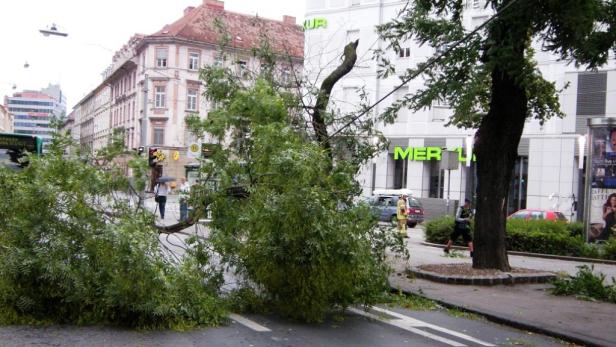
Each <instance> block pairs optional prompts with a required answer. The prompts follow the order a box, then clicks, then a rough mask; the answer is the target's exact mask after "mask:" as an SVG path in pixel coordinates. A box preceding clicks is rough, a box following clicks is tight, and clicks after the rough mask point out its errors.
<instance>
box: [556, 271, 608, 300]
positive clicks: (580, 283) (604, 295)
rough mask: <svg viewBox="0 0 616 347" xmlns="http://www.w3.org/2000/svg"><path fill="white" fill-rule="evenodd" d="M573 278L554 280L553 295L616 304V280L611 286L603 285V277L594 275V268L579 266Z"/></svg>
mask: <svg viewBox="0 0 616 347" xmlns="http://www.w3.org/2000/svg"><path fill="white" fill-rule="evenodd" d="M578 269H579V270H578V273H577V274H576V275H575V276H568V277H564V278H557V279H555V280H554V281H553V282H552V284H553V285H554V288H552V290H551V292H552V294H554V295H573V296H575V297H577V298H580V299H583V300H591V301H594V300H599V301H606V302H610V303H616V280H615V279H614V278H612V284H604V281H605V275H604V274H603V273H598V274H595V273H594V272H593V271H594V267H592V266H591V267H589V266H587V265H583V266H579V267H578Z"/></svg>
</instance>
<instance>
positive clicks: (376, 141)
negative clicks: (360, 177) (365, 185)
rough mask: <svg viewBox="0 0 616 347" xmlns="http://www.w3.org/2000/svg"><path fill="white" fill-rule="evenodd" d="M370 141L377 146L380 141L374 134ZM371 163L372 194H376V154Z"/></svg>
mask: <svg viewBox="0 0 616 347" xmlns="http://www.w3.org/2000/svg"><path fill="white" fill-rule="evenodd" d="M370 142H371V144H372V146H376V145H377V144H378V143H379V138H378V136H373V137H372V138H371V139H370ZM370 165H371V168H370V173H371V176H372V179H371V184H370V196H372V195H373V194H374V188H376V187H375V184H376V157H374V156H373V157H372V160H371V161H370Z"/></svg>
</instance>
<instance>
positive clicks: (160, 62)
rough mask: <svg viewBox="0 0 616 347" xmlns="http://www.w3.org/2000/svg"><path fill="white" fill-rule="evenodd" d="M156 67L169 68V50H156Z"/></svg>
mask: <svg viewBox="0 0 616 347" xmlns="http://www.w3.org/2000/svg"><path fill="white" fill-rule="evenodd" d="M156 67H167V49H166V48H157V49H156Z"/></svg>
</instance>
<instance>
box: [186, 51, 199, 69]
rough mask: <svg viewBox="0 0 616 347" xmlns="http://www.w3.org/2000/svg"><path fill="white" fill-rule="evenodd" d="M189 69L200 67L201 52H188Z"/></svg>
mask: <svg viewBox="0 0 616 347" xmlns="http://www.w3.org/2000/svg"><path fill="white" fill-rule="evenodd" d="M188 69H189V70H198V69H199V53H194V52H191V53H189V54H188Z"/></svg>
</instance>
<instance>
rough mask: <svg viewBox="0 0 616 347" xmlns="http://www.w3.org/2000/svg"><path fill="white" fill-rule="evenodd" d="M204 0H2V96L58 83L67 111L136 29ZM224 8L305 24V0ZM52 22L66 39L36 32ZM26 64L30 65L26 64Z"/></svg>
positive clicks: (228, 2) (231, 1) (237, 0)
mask: <svg viewBox="0 0 616 347" xmlns="http://www.w3.org/2000/svg"><path fill="white" fill-rule="evenodd" d="M201 3H202V0H99V1H92V0H20V1H6V0H2V3H1V4H0V39H1V41H0V42H1V43H2V53H0V97H1V98H2V100H1V101H0V102H4V99H3V98H4V95H11V94H12V93H13V92H14V90H12V85H13V84H14V85H16V86H17V89H16V90H15V91H21V90H23V89H35V90H38V89H41V88H43V87H46V86H47V85H48V84H49V83H59V84H60V85H61V87H62V90H63V92H64V94H65V95H66V97H67V99H68V105H67V106H68V110H67V111H68V112H70V111H71V108H72V107H73V106H74V105H75V103H77V102H78V101H79V100H80V99H81V98H82V97H83V96H85V95H86V94H87V93H88V92H89V91H91V90H92V89H93V88H94V87H95V86H97V85H98V84H99V83H100V82H101V75H100V74H101V72H103V70H104V69H105V68H106V67H107V66H109V65H110V64H111V58H112V56H113V53H114V52H115V51H116V50H118V49H119V48H121V47H122V45H124V44H125V43H126V42H128V39H129V38H130V37H131V36H132V35H133V34H134V33H142V34H152V33H154V32H156V31H158V30H159V29H161V28H162V27H163V26H164V25H165V24H169V23H172V22H174V21H175V20H177V19H179V18H180V17H181V16H182V12H183V10H184V8H186V7H187V6H198V5H200V4H201ZM225 9H227V10H230V11H234V12H240V13H246V14H251V15H255V14H257V13H258V14H259V16H262V17H267V18H273V19H278V20H282V16H283V15H285V14H286V15H291V16H295V17H297V22H298V23H301V22H303V17H304V12H305V0H225ZM52 23H56V25H57V26H58V29H59V30H60V31H64V32H67V33H68V34H69V35H68V37H56V36H49V37H45V36H43V35H42V34H40V33H39V32H38V30H39V29H45V28H47V27H48V26H50V25H51V24H52ZM26 62H28V64H29V65H30V67H29V68H27V69H26V68H24V64H25V63H26Z"/></svg>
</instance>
